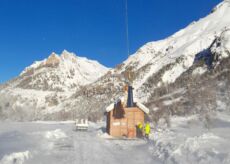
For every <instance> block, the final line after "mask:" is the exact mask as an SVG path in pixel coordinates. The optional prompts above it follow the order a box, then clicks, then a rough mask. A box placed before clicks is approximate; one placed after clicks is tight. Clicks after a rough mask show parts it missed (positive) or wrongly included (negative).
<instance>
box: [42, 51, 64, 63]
mask: <svg viewBox="0 0 230 164" xmlns="http://www.w3.org/2000/svg"><path fill="white" fill-rule="evenodd" d="M60 61H61V60H60V57H59V56H58V55H57V54H56V53H54V52H52V53H51V55H50V56H49V57H48V59H47V60H46V62H45V65H52V66H54V65H58V64H59V63H60Z"/></svg>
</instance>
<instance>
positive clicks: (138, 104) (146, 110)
mask: <svg viewBox="0 0 230 164" xmlns="http://www.w3.org/2000/svg"><path fill="white" fill-rule="evenodd" d="M120 100H121V102H124V97H122V98H120ZM134 101H135V99H134ZM135 103H136V106H137V107H138V108H140V109H141V110H142V111H143V112H145V113H146V114H148V113H149V109H148V108H147V107H146V106H145V105H143V104H142V103H140V102H138V101H135ZM113 109H114V103H111V104H110V105H109V106H107V107H106V109H105V110H106V112H110V111H112V110H113Z"/></svg>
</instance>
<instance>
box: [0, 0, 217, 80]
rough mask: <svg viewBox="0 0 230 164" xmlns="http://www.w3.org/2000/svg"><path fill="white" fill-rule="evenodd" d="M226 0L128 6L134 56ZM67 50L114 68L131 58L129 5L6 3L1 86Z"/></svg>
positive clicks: (147, 1) (104, 1)
mask: <svg viewBox="0 0 230 164" xmlns="http://www.w3.org/2000/svg"><path fill="white" fill-rule="evenodd" d="M220 2H221V0H128V15H129V34H130V52H131V53H134V52H135V51H136V50H137V49H138V48H140V46H142V45H143V44H145V43H147V42H149V41H154V40H159V39H163V38H165V37H167V36H169V35H171V34H173V33H174V32H176V31H178V30H179V29H181V28H184V27H185V26H187V25H188V24H189V23H190V22H192V21H194V20H198V19H199V18H201V17H204V16H206V15H207V14H208V13H209V12H210V11H211V9H212V8H213V7H214V6H215V5H216V4H218V3H220ZM64 49H66V50H68V51H71V52H75V53H76V54H77V55H79V56H86V57H88V58H90V59H94V60H98V61H99V62H100V63H102V64H104V65H106V66H108V67H114V66H116V65H117V64H119V63H121V62H122V61H124V60H125V59H126V58H127V53H126V52H127V50H126V33H125V0H1V1H0V83H3V82H5V81H7V80H9V79H11V78H13V77H16V76H17V75H18V74H19V73H20V72H21V71H22V70H23V69H24V68H25V67H26V66H28V65H30V64H32V63H33V61H35V60H42V59H44V58H46V57H47V56H48V55H49V54H50V53H51V52H53V51H54V52H57V53H61V52H62V51H63V50H64Z"/></svg>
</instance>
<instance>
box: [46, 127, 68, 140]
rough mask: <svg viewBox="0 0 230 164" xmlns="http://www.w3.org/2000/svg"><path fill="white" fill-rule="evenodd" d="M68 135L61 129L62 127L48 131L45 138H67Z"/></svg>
mask: <svg viewBox="0 0 230 164" xmlns="http://www.w3.org/2000/svg"><path fill="white" fill-rule="evenodd" d="M66 137H67V135H66V134H65V133H64V132H63V131H62V130H61V129H56V130H53V131H47V132H46V133H45V138H47V139H62V138H66Z"/></svg>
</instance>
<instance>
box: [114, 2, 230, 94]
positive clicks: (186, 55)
mask: <svg viewBox="0 0 230 164" xmlns="http://www.w3.org/2000/svg"><path fill="white" fill-rule="evenodd" d="M229 18H230V1H228V0H225V1H223V2H222V3H220V4H219V5H218V6H216V7H215V8H214V9H213V11H212V13H211V14H210V15H208V16H207V17H205V18H202V19H200V20H199V21H197V22H193V23H191V24H190V25H189V26H187V27H186V28H184V29H182V30H180V31H178V32H177V33H175V34H174V35H172V36H170V37H168V38H166V39H164V40H160V41H154V42H149V43H147V44H146V45H144V46H143V47H141V48H140V49H139V50H138V51H137V52H136V53H135V54H133V55H132V56H130V57H129V58H128V59H127V60H126V61H125V62H124V63H123V64H122V65H121V67H119V68H117V69H116V72H119V73H121V72H123V71H125V70H127V69H128V68H129V69H130V70H131V71H133V72H135V73H136V77H134V87H135V88H137V89H138V88H140V87H141V86H143V84H144V83H145V82H146V81H147V80H148V78H151V76H157V78H158V79H157V80H156V81H155V83H154V84H152V85H155V87H159V86H161V85H162V84H169V83H173V82H175V80H176V79H177V78H178V77H180V75H181V74H182V73H183V72H185V71H186V70H188V69H189V68H190V67H191V66H192V65H193V61H194V58H195V56H196V54H198V53H199V52H201V51H203V50H205V49H207V48H208V47H209V46H210V45H211V43H212V42H213V41H214V39H215V38H216V37H217V36H220V34H221V33H222V32H223V31H224V30H226V29H229V28H230V19H229ZM227 38H228V37H227ZM226 48H229V47H226ZM227 56H229V54H227ZM225 57H226V56H225ZM141 92H142V90H141V91H140V92H139V93H138V95H141Z"/></svg>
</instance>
